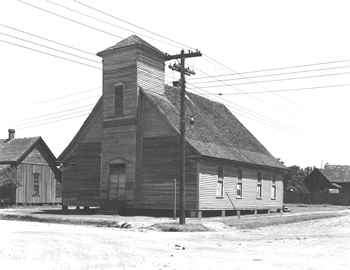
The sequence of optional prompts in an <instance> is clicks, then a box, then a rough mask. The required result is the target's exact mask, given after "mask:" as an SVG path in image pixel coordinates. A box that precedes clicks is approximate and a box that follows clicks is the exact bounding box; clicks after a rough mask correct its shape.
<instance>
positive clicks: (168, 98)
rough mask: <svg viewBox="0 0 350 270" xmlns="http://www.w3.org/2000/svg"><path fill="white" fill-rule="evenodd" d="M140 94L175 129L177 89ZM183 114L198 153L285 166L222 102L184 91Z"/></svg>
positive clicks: (187, 131) (70, 147) (64, 152)
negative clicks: (184, 107) (191, 119)
mask: <svg viewBox="0 0 350 270" xmlns="http://www.w3.org/2000/svg"><path fill="white" fill-rule="evenodd" d="M142 93H143V95H145V97H146V98H148V100H149V101H151V103H152V104H154V106H156V108H157V109H158V111H159V112H160V113H161V114H162V115H163V117H164V118H165V119H166V120H167V121H168V123H169V124H170V125H171V126H172V127H173V128H174V130H175V131H177V132H179V107H180V104H179V93H180V90H179V88H176V87H170V86H167V85H166V86H165V92H164V94H159V93H156V92H151V91H145V90H142ZM101 106H102V98H100V99H99V100H98V102H97V103H96V105H95V107H94V108H93V110H92V111H91V113H90V114H89V116H88V117H87V119H86V120H85V122H84V123H83V125H82V126H81V128H80V129H79V131H78V133H77V134H76V135H75V136H74V138H73V139H72V141H71V142H70V143H69V145H68V146H67V147H66V148H65V150H64V151H63V152H62V154H61V155H60V156H59V160H61V161H63V160H64V159H65V158H66V156H67V154H68V153H69V152H70V150H71V149H73V147H74V145H75V144H76V142H77V141H78V139H79V138H80V137H81V136H82V134H83V132H84V130H85V129H86V127H87V126H88V124H89V122H90V121H91V120H92V119H93V118H94V117H96V114H97V113H99V112H100V109H101ZM186 116H187V117H186V122H187V123H186V126H187V129H186V140H187V142H188V143H189V144H190V145H191V146H192V147H193V148H194V149H195V150H196V151H197V152H198V153H199V154H200V155H202V156H207V157H214V158H219V159H226V160H232V161H236V162H242V163H249V164H254V165H261V166H268V167H274V168H280V169H286V167H285V166H284V165H283V164H282V163H281V162H279V161H278V160H277V159H275V158H274V157H273V156H272V155H271V154H270V153H269V152H268V151H267V149H266V148H265V147H264V146H263V145H262V144H261V143H260V142H259V141H258V140H257V139H256V138H255V137H254V136H253V135H252V134H251V133H250V132H249V130H248V129H246V128H245V127H244V125H243V124H242V123H241V122H240V121H239V120H238V119H237V118H236V117H235V116H234V115H233V114H232V113H231V112H230V111H229V110H228V109H227V108H226V106H225V105H223V104H221V103H218V102H215V101H212V100H209V99H206V98H204V97H201V96H198V95H196V94H193V93H190V92H188V93H187V99H186ZM191 116H194V124H192V125H191V124H190V123H189V118H190V117H191Z"/></svg>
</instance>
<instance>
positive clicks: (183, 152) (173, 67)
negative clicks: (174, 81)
mask: <svg viewBox="0 0 350 270" xmlns="http://www.w3.org/2000/svg"><path fill="white" fill-rule="evenodd" d="M198 56H202V54H201V52H200V51H198V50H196V51H195V52H193V51H188V52H187V53H185V51H184V50H181V53H180V54H175V55H169V54H165V61H169V60H176V59H180V64H173V65H169V68H170V69H171V70H175V71H178V72H180V74H181V79H180V84H181V92H180V164H179V166H180V169H179V172H180V173H179V180H180V224H185V223H186V211H185V210H186V209H185V199H186V198H185V194H186V190H185V185H186V177H185V175H186V173H185V165H186V140H185V131H186V120H185V98H186V79H185V75H188V76H190V75H194V74H195V73H194V71H192V70H191V69H189V68H186V67H185V59H186V58H192V57H198Z"/></svg>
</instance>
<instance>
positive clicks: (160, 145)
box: [136, 136, 198, 210]
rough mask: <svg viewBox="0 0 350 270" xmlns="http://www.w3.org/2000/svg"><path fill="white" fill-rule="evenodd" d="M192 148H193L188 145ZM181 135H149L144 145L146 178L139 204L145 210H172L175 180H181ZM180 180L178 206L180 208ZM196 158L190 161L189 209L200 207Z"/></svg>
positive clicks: (188, 164)
mask: <svg viewBox="0 0 350 270" xmlns="http://www.w3.org/2000/svg"><path fill="white" fill-rule="evenodd" d="M188 148H189V147H188ZM178 157H179V145H178V137H177V136H172V137H163V138H162V137H157V138H145V139H144V144H143V166H142V172H141V175H142V179H143V182H142V183H141V185H140V186H138V188H139V189H140V190H139V191H138V193H137V194H139V196H138V198H137V202H136V204H137V207H138V208H142V209H172V208H173V206H174V203H173V202H174V179H175V178H177V179H178V166H179V159H178ZM179 187H180V183H179V181H177V207H179ZM197 190H198V186H197V169H196V161H193V160H189V159H188V160H187V161H186V209H188V210H196V209H198V200H197Z"/></svg>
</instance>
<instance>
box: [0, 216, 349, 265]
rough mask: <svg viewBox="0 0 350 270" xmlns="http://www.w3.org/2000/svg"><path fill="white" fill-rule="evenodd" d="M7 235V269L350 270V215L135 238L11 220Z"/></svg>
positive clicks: (1, 235)
mask: <svg viewBox="0 0 350 270" xmlns="http://www.w3.org/2000/svg"><path fill="white" fill-rule="evenodd" d="M0 229H1V230H0V264H1V269H23V268H26V269H298V270H300V269H317V270H322V269H327V270H329V269H336V270H340V269H349V267H350V215H346V216H342V217H335V218H329V219H320V220H313V221H306V222H300V223H293V224H284V225H278V226H270V227H263V228H259V229H254V230H243V231H242V230H234V229H233V230H232V231H225V232H202V233H178V232H176V233H164V232H152V231H146V232H135V231H123V230H118V229H112V228H96V227H88V226H73V225H62V224H45V223H36V222H21V221H5V220H0ZM176 245H179V246H176ZM182 247H184V248H185V249H182Z"/></svg>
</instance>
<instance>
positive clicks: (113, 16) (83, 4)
mask: <svg viewBox="0 0 350 270" xmlns="http://www.w3.org/2000/svg"><path fill="white" fill-rule="evenodd" d="M73 1H74V2H76V3H77V4H79V5H82V6H84V7H86V8H88V9H90V10H94V11H95V12H98V13H100V14H103V15H105V16H107V17H110V18H113V19H115V20H117V21H120V22H123V23H125V24H128V25H131V26H133V27H135V28H137V29H140V30H142V31H145V32H147V33H150V34H152V35H155V36H157V37H160V38H162V39H165V40H168V41H170V42H172V43H175V44H177V45H179V46H177V47H178V48H182V47H186V48H189V49H195V48H193V47H191V46H188V45H186V44H184V43H181V42H178V41H176V40H174V39H171V38H168V37H166V36H163V35H161V34H158V33H156V32H154V31H151V30H149V29H147V28H145V27H142V26H139V25H136V24H134V23H132V22H129V21H127V20H125V19H122V18H120V17H117V16H115V15H112V14H110V13H108V12H106V11H103V10H101V9H98V8H95V7H93V6H91V5H88V4H86V3H84V2H82V1H78V0H73ZM135 33H136V32H135Z"/></svg>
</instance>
